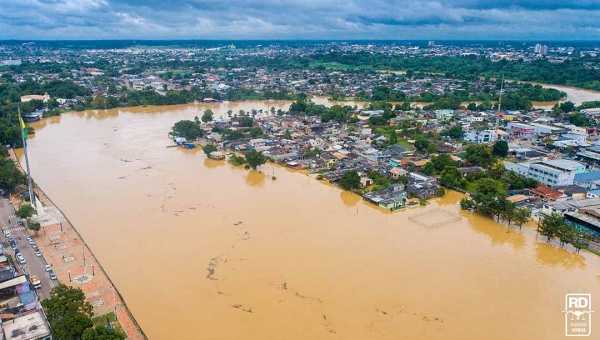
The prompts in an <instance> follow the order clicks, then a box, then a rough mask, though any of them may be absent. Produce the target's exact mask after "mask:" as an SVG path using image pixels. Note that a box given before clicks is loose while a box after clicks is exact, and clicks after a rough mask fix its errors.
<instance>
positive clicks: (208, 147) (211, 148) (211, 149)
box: [202, 144, 217, 155]
mask: <svg viewBox="0 0 600 340" xmlns="http://www.w3.org/2000/svg"><path fill="white" fill-rule="evenodd" d="M202 151H204V153H205V154H207V155H208V154H210V153H211V152H214V151H217V147H216V146H214V145H213V144H206V145H205V146H203V147H202Z"/></svg>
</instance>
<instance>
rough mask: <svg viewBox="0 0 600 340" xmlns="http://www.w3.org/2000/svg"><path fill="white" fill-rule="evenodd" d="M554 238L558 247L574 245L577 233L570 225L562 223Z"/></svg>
mask: <svg viewBox="0 0 600 340" xmlns="http://www.w3.org/2000/svg"><path fill="white" fill-rule="evenodd" d="M556 236H557V237H558V240H559V241H560V247H561V248H562V247H564V246H565V244H567V243H574V241H575V239H576V238H577V232H576V231H575V228H573V227H572V226H571V225H569V224H566V223H562V224H561V225H560V226H559V227H558V229H557V230H556Z"/></svg>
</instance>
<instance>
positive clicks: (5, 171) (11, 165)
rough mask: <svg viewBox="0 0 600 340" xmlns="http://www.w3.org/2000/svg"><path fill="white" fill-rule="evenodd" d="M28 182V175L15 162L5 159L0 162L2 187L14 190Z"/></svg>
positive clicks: (0, 185) (0, 184) (0, 182)
mask: <svg viewBox="0 0 600 340" xmlns="http://www.w3.org/2000/svg"><path fill="white" fill-rule="evenodd" d="M26 183H27V177H26V176H25V175H24V174H23V173H22V172H21V171H19V169H17V166H16V164H15V162H13V161H12V160H4V161H2V162H0V187H1V188H4V189H5V190H7V191H9V192H14V191H15V189H16V187H17V186H19V185H24V184H26Z"/></svg>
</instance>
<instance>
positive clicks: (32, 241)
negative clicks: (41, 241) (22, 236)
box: [27, 240, 35, 245]
mask: <svg viewBox="0 0 600 340" xmlns="http://www.w3.org/2000/svg"><path fill="white" fill-rule="evenodd" d="M27 242H29V244H31V245H34V244H35V241H34V240H28V241H27Z"/></svg>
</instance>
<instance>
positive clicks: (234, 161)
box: [229, 154, 246, 166]
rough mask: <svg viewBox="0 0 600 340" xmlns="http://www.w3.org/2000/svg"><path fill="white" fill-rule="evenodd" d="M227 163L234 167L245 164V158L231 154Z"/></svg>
mask: <svg viewBox="0 0 600 340" xmlns="http://www.w3.org/2000/svg"><path fill="white" fill-rule="evenodd" d="M229 163H231V164H233V165H236V166H237V165H242V164H246V158H244V156H238V155H236V154H233V155H231V157H229Z"/></svg>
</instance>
